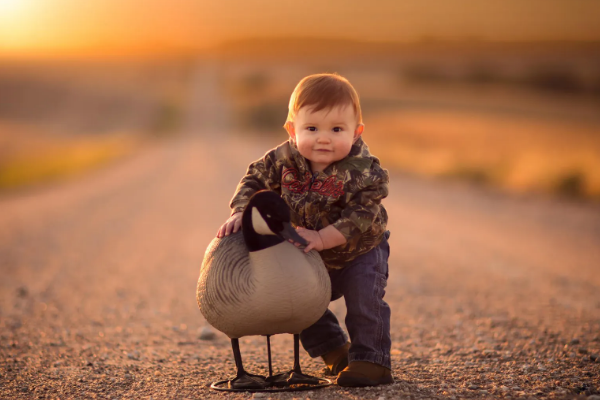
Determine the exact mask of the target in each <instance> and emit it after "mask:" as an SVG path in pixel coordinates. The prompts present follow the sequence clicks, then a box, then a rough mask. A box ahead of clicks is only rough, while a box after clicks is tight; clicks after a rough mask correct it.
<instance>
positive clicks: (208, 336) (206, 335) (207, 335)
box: [199, 326, 258, 394]
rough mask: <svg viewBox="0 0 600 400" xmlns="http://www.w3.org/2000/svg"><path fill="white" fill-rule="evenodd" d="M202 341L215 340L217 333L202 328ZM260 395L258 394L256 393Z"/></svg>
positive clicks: (205, 327) (210, 329)
mask: <svg viewBox="0 0 600 400" xmlns="http://www.w3.org/2000/svg"><path fill="white" fill-rule="evenodd" d="M199 337H200V340H213V339H214V338H215V337H216V335H215V332H214V331H213V329H212V328H211V327H209V326H204V327H202V329H201V330H200V336H199ZM255 394H258V393H255Z"/></svg>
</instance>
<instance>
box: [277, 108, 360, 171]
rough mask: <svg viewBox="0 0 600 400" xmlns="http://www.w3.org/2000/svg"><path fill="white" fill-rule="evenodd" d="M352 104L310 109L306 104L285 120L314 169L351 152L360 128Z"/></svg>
mask: <svg viewBox="0 0 600 400" xmlns="http://www.w3.org/2000/svg"><path fill="white" fill-rule="evenodd" d="M363 128H364V125H363V124H359V123H358V122H357V118H356V115H355V114H354V108H353V107H352V106H350V105H349V106H336V107H333V108H331V109H323V110H319V111H317V112H313V111H312V108H310V107H309V106H307V107H302V108H301V109H300V110H298V113H297V114H296V117H295V119H294V121H293V122H288V123H287V124H286V129H287V131H288V133H289V135H290V137H291V138H292V139H293V140H294V141H295V142H296V146H297V147H298V151H299V152H300V154H302V156H303V157H304V158H306V159H307V160H309V161H310V166H311V169H312V170H313V172H316V171H323V170H324V169H325V168H327V167H328V166H329V164H331V163H334V162H336V161H339V160H341V159H342V158H344V157H346V156H347V155H348V154H350V149H351V148H352V144H354V142H355V141H356V139H358V138H359V136H360V135H361V134H362V132H363Z"/></svg>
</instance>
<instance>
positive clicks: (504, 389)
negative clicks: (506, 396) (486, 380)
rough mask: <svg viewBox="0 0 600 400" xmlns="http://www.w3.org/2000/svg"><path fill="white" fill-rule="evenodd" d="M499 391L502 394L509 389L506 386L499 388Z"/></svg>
mask: <svg viewBox="0 0 600 400" xmlns="http://www.w3.org/2000/svg"><path fill="white" fill-rule="evenodd" d="M500 390H501V391H503V392H508V391H509V390H510V389H509V388H507V387H506V386H500Z"/></svg>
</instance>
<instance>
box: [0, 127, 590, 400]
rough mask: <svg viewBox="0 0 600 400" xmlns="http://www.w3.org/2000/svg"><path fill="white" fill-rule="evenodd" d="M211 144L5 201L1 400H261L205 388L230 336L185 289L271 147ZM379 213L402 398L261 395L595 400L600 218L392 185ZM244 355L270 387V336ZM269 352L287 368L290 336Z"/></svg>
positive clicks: (460, 188)
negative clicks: (209, 332) (237, 192)
mask: <svg viewBox="0 0 600 400" xmlns="http://www.w3.org/2000/svg"><path fill="white" fill-rule="evenodd" d="M209 137H210V135H207V136H204V137H198V136H184V137H181V138H179V139H177V140H173V141H170V142H165V143H164V144H163V145H160V146H154V147H151V148H149V149H147V150H145V151H143V152H141V153H140V154H138V155H135V156H134V157H132V158H129V159H127V160H123V161H121V162H119V163H117V164H115V165H112V166H111V167H108V168H106V169H103V170H101V171H98V172H96V173H94V174H93V175H91V176H88V177H86V178H85V179H81V180H77V181H71V182H66V183H63V184H60V185H57V186H53V187H47V188H37V189H35V190H31V191H26V192H21V193H17V194H13V195H10V196H8V195H6V196H4V197H2V198H1V199H0V274H1V275H0V276H1V278H0V398H2V399H11V398H53V399H54V398H60V399H64V398H99V399H121V398H128V399H142V398H153V399H163V398H169V399H180V398H188V399H198V398H215V399H217V398H228V399H230V398H234V399H247V398H251V397H253V395H251V394H248V393H239V394H231V395H226V394H223V393H217V392H214V391H212V390H210V389H209V388H208V386H209V385H210V383H211V382H214V381H216V380H220V379H225V378H227V377H230V376H232V375H233V374H234V364H233V357H232V354H231V348H230V342H229V340H228V338H227V337H225V336H224V335H222V334H220V333H218V332H216V335H215V336H214V338H212V339H207V340H206V339H200V334H201V332H202V329H203V327H205V321H204V320H203V318H202V316H201V315H200V313H199V311H198V308H197V305H196V302H195V287H196V280H197V278H198V271H199V267H200V263H201V261H202V258H203V254H204V250H205V248H206V246H207V245H208V243H209V242H210V240H211V239H212V237H213V236H214V234H215V232H216V230H217V228H218V226H219V225H220V224H221V223H222V222H223V221H224V220H225V219H226V218H227V217H228V207H227V205H228V200H229V199H230V197H231V195H232V192H233V190H234V188H235V185H236V184H237V182H238V180H239V178H240V177H241V175H242V174H243V173H244V171H245V168H246V166H247V164H248V162H249V161H251V160H253V159H256V158H258V157H259V156H261V155H262V154H263V153H264V151H265V149H267V148H268V147H269V146H271V145H274V144H276V143H264V142H261V141H258V140H252V138H246V139H235V140H234V139H232V138H229V137H222V136H219V135H213V138H212V139H209ZM217 138H218V139H217ZM217 140H220V141H217ZM385 204H386V206H387V208H388V210H389V214H390V222H389V229H390V231H391V239H390V241H391V247H392V254H391V259H390V280H389V283H388V288H387V294H386V299H387V301H388V302H389V304H390V306H391V308H392V336H393V346H392V355H393V374H394V376H395V379H396V383H395V384H393V385H390V386H385V387H380V388H363V389H351V390H348V389H344V388H340V387H337V386H332V387H330V388H327V389H322V390H315V391H312V392H296V393H279V394H269V395H267V396H264V397H263V398H268V397H271V398H272V399H292V398H297V399H306V398H310V399H324V398H331V399H362V398H364V399H381V398H382V397H383V398H384V399H392V398H418V399H421V398H423V399H424V398H451V399H454V398H499V397H502V398H555V397H557V398H564V397H572V396H576V395H579V396H583V397H586V396H591V398H594V397H593V396H594V395H599V394H600V207H598V206H597V205H589V204H587V205H586V204H581V203H575V202H570V201H562V200H561V201H558V200H545V199H541V198H537V197H519V198H516V197H511V196H508V195H504V194H500V193H494V192H492V191H489V190H483V189H477V188H473V187H471V186H468V185H463V184H458V183H447V182H445V183H443V182H433V181H423V180H419V179H417V178H413V177H410V176H406V175H403V174H400V173H398V172H392V175H391V194H390V196H389V198H388V199H386V201H385ZM331 308H332V309H333V310H334V311H335V312H336V313H338V315H339V316H340V318H343V315H344V304H343V300H341V301H336V302H335V303H332V305H331ZM241 348H242V355H243V357H244V361H245V364H246V367H247V368H248V369H249V370H250V371H252V372H255V373H266V368H267V363H266V348H265V341H264V338H262V337H248V338H243V339H242V340H241ZM273 351H274V367H275V369H276V370H287V369H289V368H291V366H292V360H293V359H292V354H293V352H292V340H291V337H289V335H279V336H276V337H274V338H273ZM301 363H302V365H303V367H304V370H305V371H307V372H308V373H311V374H314V375H319V376H321V375H322V371H321V368H322V365H321V363H320V360H318V359H315V360H312V359H310V358H309V357H308V355H307V354H306V353H304V352H303V353H302V357H301ZM260 397H261V396H256V398H260Z"/></svg>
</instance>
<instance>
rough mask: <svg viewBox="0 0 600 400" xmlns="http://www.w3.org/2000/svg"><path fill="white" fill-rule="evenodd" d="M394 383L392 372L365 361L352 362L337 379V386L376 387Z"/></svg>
mask: <svg viewBox="0 0 600 400" xmlns="http://www.w3.org/2000/svg"><path fill="white" fill-rule="evenodd" d="M390 383H394V378H392V371H391V370H389V369H387V368H386V367H383V366H381V365H378V364H374V363H371V362H367V361H352V362H351V363H350V365H348V366H347V367H346V368H345V369H344V370H343V371H342V372H340V374H339V376H338V378H337V384H338V385H339V386H377V385H387V384H390Z"/></svg>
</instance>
